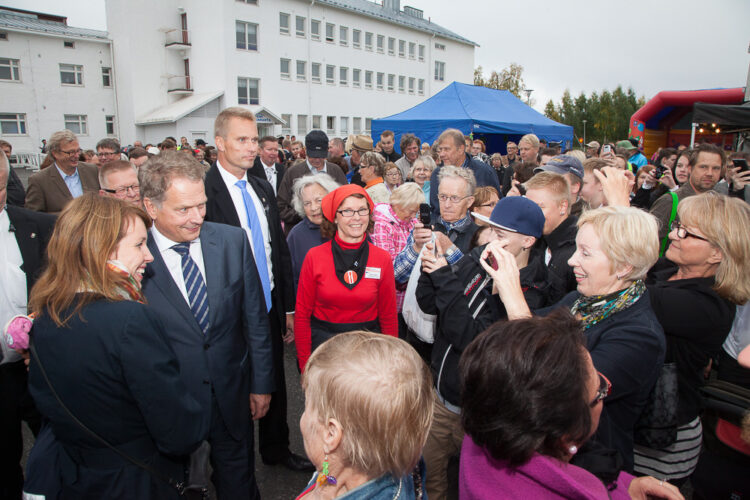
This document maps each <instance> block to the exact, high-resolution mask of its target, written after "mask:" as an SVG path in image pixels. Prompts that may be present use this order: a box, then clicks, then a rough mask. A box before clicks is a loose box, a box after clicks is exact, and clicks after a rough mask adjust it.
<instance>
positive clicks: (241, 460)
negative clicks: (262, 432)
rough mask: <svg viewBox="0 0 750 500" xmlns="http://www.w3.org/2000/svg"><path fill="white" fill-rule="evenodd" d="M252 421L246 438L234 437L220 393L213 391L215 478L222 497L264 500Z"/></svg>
mask: <svg viewBox="0 0 750 500" xmlns="http://www.w3.org/2000/svg"><path fill="white" fill-rule="evenodd" d="M248 404H249V403H248ZM249 425H250V427H249V428H248V430H247V435H246V436H245V438H244V439H240V440H239V441H238V440H236V439H234V438H233V437H232V435H231V434H230V433H229V429H227V425H226V423H225V422H224V419H223V418H222V417H221V412H220V411H219V405H218V404H217V402H216V396H214V395H213V394H212V395H211V429H210V430H209V437H208V442H209V444H210V445H211V457H210V458H211V467H212V468H213V474H211V482H213V484H214V486H215V487H216V496H217V497H218V498H219V500H234V499H243V500H244V499H249V500H256V499H257V500H260V491H259V490H258V484H257V483H256V481H255V437H254V430H253V423H252V421H250V424H249Z"/></svg>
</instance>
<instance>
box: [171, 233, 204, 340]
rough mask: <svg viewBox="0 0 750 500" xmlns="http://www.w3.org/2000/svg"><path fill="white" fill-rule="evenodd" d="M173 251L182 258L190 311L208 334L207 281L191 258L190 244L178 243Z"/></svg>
mask: <svg viewBox="0 0 750 500" xmlns="http://www.w3.org/2000/svg"><path fill="white" fill-rule="evenodd" d="M172 250H174V251H175V252H177V253H178V254H180V256H181V257H182V276H183V278H185V289H186V290H187V295H188V301H189V302H190V310H191V311H192V313H193V316H195V321H197V322H198V326H199V327H200V329H201V330H202V331H203V334H204V335H205V334H206V333H208V327H209V326H210V323H209V321H208V290H207V289H206V283H205V281H203V275H202V274H201V271H200V269H198V266H197V264H196V263H195V261H194V260H193V259H192V258H191V257H190V242H184V243H178V244H176V245H174V246H173V247H172Z"/></svg>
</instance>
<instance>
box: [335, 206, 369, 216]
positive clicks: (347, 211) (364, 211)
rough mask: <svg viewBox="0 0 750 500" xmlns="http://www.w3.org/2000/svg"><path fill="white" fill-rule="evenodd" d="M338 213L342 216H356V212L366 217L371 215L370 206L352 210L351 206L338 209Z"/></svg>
mask: <svg viewBox="0 0 750 500" xmlns="http://www.w3.org/2000/svg"><path fill="white" fill-rule="evenodd" d="M336 213H338V214H341V216H342V217H347V218H348V217H354V214H357V215H359V216H360V217H364V216H366V215H370V209H369V208H360V209H359V210H352V209H351V208H345V209H344V210H336Z"/></svg>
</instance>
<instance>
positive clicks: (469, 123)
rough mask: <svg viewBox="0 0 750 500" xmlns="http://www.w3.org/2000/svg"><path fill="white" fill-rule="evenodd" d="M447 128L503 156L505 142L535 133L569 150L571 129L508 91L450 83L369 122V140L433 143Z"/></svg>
mask: <svg viewBox="0 0 750 500" xmlns="http://www.w3.org/2000/svg"><path fill="white" fill-rule="evenodd" d="M447 128H457V129H458V130H460V131H461V132H463V133H464V134H465V135H468V134H472V135H473V137H474V138H477V137H481V138H483V139H484V141H485V144H486V145H487V151H488V152H489V153H496V152H500V153H503V154H504V153H505V143H506V142H507V141H509V140H512V141H515V142H518V140H519V139H520V138H521V136H523V135H525V134H536V135H537V137H539V138H540V139H546V140H547V141H548V142H551V141H557V142H562V143H563V147H564V148H565V149H568V148H570V147H571V142H572V140H573V127H571V126H569V125H563V124H561V123H557V122H556V121H554V120H551V119H549V118H547V117H546V116H544V115H543V114H541V113H539V112H538V111H535V110H534V109H533V108H531V107H529V106H527V105H526V104H524V103H523V102H521V100H519V99H518V98H517V97H516V96H514V95H513V94H511V93H510V92H508V91H507V90H495V89H490V88H487V87H477V86H475V85H467V84H465V83H458V82H453V83H451V84H450V85H448V86H447V87H445V88H444V89H443V90H441V91H440V92H438V93H437V94H435V95H434V96H432V97H430V98H429V99H427V100H426V101H423V102H421V103H420V104H417V105H416V106H414V107H413V108H410V109H407V110H406V111H403V112H401V113H398V114H395V115H391V116H388V117H385V118H379V119H376V120H373V121H372V137H373V141H374V142H376V143H377V141H379V140H380V134H382V133H383V131H385V130H392V131H393V133H394V134H395V135H396V149H398V146H399V143H400V139H401V135H402V134H405V133H412V134H414V135H416V136H417V137H419V138H420V139H421V140H422V141H423V142H425V141H426V142H429V143H430V144H433V143H434V142H435V140H436V139H437V138H438V136H439V135H440V134H441V133H442V132H443V131H444V130H445V129H447Z"/></svg>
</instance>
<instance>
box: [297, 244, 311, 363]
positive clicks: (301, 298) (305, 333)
mask: <svg viewBox="0 0 750 500" xmlns="http://www.w3.org/2000/svg"><path fill="white" fill-rule="evenodd" d="M315 253H316V252H313V251H310V252H308V253H307V256H306V257H305V261H304V262H303V263H302V270H301V271H300V274H299V284H298V285H297V304H296V306H295V310H294V345H295V347H296V348H297V363H298V364H299V369H300V371H305V365H306V364H307V360H308V359H309V358H310V350H311V349H312V338H311V335H312V333H311V332H310V317H311V316H312V309H313V305H314V304H315V292H316V290H315V287H316V283H315V272H314V269H313V267H314V262H313V261H314V255H315Z"/></svg>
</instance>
